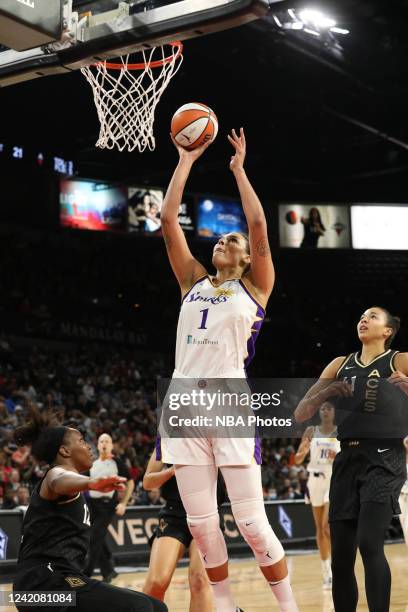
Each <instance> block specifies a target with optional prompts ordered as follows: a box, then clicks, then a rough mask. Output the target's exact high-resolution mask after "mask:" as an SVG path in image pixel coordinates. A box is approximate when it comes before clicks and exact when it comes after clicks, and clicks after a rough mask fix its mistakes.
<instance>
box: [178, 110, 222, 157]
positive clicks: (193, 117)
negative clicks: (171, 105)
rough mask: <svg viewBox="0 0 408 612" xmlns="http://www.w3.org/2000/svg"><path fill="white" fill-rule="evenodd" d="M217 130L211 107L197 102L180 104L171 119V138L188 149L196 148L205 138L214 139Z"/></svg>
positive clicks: (216, 121) (216, 122)
mask: <svg viewBox="0 0 408 612" xmlns="http://www.w3.org/2000/svg"><path fill="white" fill-rule="evenodd" d="M217 132H218V120H217V117H216V116H215V114H214V112H213V111H212V110H211V108H209V107H208V106H206V105H205V104H201V103H199V102H190V103H189V104H184V105H183V106H180V108H179V109H178V110H177V111H176V112H175V113H174V115H173V119H172V120H171V134H172V136H173V138H174V139H175V140H176V142H177V143H178V144H179V145H181V146H182V147H184V148H185V149H187V150H188V151H192V150H193V149H196V148H197V147H199V146H200V145H202V144H204V143H205V142H206V141H207V140H214V138H215V137H216V136H217Z"/></svg>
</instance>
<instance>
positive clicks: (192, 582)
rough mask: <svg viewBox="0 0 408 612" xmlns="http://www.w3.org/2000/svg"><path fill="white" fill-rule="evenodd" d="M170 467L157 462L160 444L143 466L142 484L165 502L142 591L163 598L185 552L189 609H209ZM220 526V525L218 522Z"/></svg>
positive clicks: (221, 494) (221, 489)
mask: <svg viewBox="0 0 408 612" xmlns="http://www.w3.org/2000/svg"><path fill="white" fill-rule="evenodd" d="M174 472H175V470H174V466H172V465H167V464H163V463H162V461H161V454H160V444H159V442H158V443H157V445H156V450H155V451H154V452H153V454H152V456H151V458H150V460H149V463H148V465H147V468H146V473H145V476H144V478H143V486H144V488H145V489H146V490H152V489H155V488H159V487H160V488H161V495H162V497H163V498H164V499H165V501H166V504H165V506H163V508H161V509H160V511H159V524H158V526H157V529H156V531H155V533H154V535H153V537H152V539H151V546H152V551H151V555H150V563H149V572H148V575H147V579H146V583H145V586H144V589H143V591H144V592H145V593H148V594H149V595H153V596H154V597H157V598H158V599H160V600H163V598H164V595H165V593H166V591H167V589H168V587H169V585H170V582H171V579H172V577H173V574H174V571H175V569H176V567H177V562H178V561H179V559H181V558H182V557H183V556H184V553H185V552H186V550H188V552H189V556H190V563H189V573H188V578H189V587H190V611H197V610H199V611H200V612H212V610H213V598H212V593H211V589H210V585H209V582H208V578H207V575H206V572H205V570H204V566H203V563H202V561H201V557H200V554H199V551H198V548H197V545H196V543H195V542H194V540H193V537H192V535H191V532H190V529H189V527H188V525H187V517H186V511H185V509H184V506H183V502H182V501H181V497H180V493H179V490H178V487H177V481H176V478H175V477H174ZM217 501H218V506H221V504H223V503H224V502H225V501H227V494H226V489H225V483H224V481H223V479H222V476H221V475H220V474H219V477H218V486H217ZM221 528H222V529H223V524H222V525H221Z"/></svg>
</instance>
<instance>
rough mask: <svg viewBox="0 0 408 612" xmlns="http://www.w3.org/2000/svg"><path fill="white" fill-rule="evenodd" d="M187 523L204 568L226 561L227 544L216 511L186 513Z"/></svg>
mask: <svg viewBox="0 0 408 612" xmlns="http://www.w3.org/2000/svg"><path fill="white" fill-rule="evenodd" d="M187 524H188V527H189V529H190V532H191V535H192V536H193V538H194V540H195V542H196V543H197V547H198V550H199V551H200V553H201V557H202V560H203V563H204V567H205V568H208V569H211V568H213V567H218V566H219V565H223V564H224V563H226V562H227V561H228V553H227V545H226V544H225V538H224V536H223V534H222V531H221V529H220V517H219V515H218V512H215V513H214V514H207V515H204V516H188V515H187Z"/></svg>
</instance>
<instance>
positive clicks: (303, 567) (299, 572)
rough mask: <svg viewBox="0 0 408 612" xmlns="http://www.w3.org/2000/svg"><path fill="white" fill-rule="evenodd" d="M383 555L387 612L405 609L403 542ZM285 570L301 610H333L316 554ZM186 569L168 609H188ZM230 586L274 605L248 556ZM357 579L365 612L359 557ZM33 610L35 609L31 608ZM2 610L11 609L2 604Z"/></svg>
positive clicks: (253, 601) (247, 607) (265, 611)
mask: <svg viewBox="0 0 408 612" xmlns="http://www.w3.org/2000/svg"><path fill="white" fill-rule="evenodd" d="M386 553H387V557H388V559H389V562H390V565H391V571H392V576H393V585H392V596H391V612H408V580H407V561H408V548H407V547H406V546H405V544H393V545H389V546H387V547H386ZM288 562H289V571H290V573H291V576H292V584H293V588H294V591H295V594H296V598H297V602H298V605H299V608H300V610H301V611H303V610H305V611H307V612H330V611H331V610H333V603H332V598H331V593H330V592H327V591H323V590H322V588H321V570H320V561H319V557H318V556H317V554H315V553H312V554H311V553H309V554H302V555H294V556H289V557H288ZM145 576H146V572H144V571H141V572H129V573H124V574H121V575H120V576H119V577H118V578H116V580H115V581H114V584H116V585H118V586H123V587H128V588H133V589H138V590H141V589H142V587H143V583H144V579H145ZM186 576H187V570H186V568H185V567H180V568H178V569H177V570H176V573H175V576H174V578H173V582H172V584H171V587H170V590H169V591H168V594H167V598H166V603H167V605H168V607H169V610H170V612H188V609H189V592H188V585H187V580H186ZM230 576H231V583H232V589H233V592H234V595H235V598H236V603H237V605H239V606H240V607H242V609H243V610H244V611H245V612H272V611H277V610H278V607H277V606H276V605H275V603H274V598H273V595H272V592H271V590H270V588H269V587H268V585H267V584H266V582H265V580H264V578H263V576H262V575H261V573H260V571H259V570H258V568H257V567H256V565H255V562H254V561H253V560H252V559H244V560H233V561H231V564H230ZM357 579H358V584H359V589H360V601H359V606H358V611H359V612H360V611H361V612H366V611H368V607H367V603H366V600H365V596H364V594H363V592H364V590H363V572H362V564H361V559H360V558H359V559H358V561H357ZM9 588H10V585H0V589H2V590H9ZM34 609H35V608H34ZM2 610H3V611H4V612H12V611H14V608H10V607H8V608H7V607H4V608H2Z"/></svg>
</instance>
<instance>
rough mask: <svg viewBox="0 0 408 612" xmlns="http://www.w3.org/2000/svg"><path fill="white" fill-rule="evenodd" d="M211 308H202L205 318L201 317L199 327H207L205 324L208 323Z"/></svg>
mask: <svg viewBox="0 0 408 612" xmlns="http://www.w3.org/2000/svg"><path fill="white" fill-rule="evenodd" d="M208 311H209V308H204V310H200V312H202V313H203V318H202V319H201V325H200V327H199V328H198V329H207V328H206V326H205V324H206V323H207V317H208Z"/></svg>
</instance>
